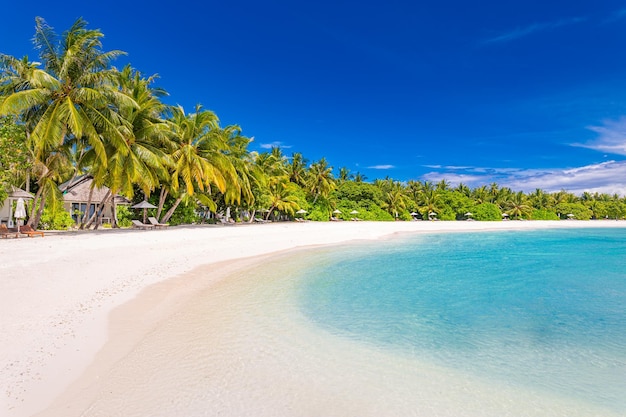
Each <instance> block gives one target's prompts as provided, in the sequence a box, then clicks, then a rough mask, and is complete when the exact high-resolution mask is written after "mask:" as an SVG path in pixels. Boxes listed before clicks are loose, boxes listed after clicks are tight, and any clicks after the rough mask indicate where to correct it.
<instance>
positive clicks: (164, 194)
mask: <svg viewBox="0 0 626 417" xmlns="http://www.w3.org/2000/svg"><path fill="white" fill-rule="evenodd" d="M166 198H167V190H166V189H165V187H162V188H161V193H160V194H159V208H158V209H157V214H156V218H157V219H160V218H161V212H162V211H163V205H164V204H165V199H166ZM160 221H161V220H159V222H160Z"/></svg>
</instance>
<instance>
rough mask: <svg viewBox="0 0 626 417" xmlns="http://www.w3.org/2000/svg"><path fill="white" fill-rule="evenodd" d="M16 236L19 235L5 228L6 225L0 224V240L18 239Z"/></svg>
mask: <svg viewBox="0 0 626 417" xmlns="http://www.w3.org/2000/svg"><path fill="white" fill-rule="evenodd" d="M18 236H19V233H17V232H12V231H10V230H9V228H8V227H7V226H6V224H0V238H5V237H18Z"/></svg>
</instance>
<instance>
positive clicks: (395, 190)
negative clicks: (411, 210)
mask: <svg viewBox="0 0 626 417" xmlns="http://www.w3.org/2000/svg"><path fill="white" fill-rule="evenodd" d="M407 200H408V196H407V194H406V190H405V189H404V187H403V186H402V184H400V183H399V182H397V181H393V182H392V183H391V184H389V186H388V187H387V191H386V192H385V203H384V208H386V209H387V211H388V212H389V213H390V214H391V215H392V216H393V217H394V218H395V219H397V218H398V215H399V213H400V211H402V210H404V209H406V203H407Z"/></svg>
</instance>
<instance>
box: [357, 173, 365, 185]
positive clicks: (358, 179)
mask: <svg viewBox="0 0 626 417" xmlns="http://www.w3.org/2000/svg"><path fill="white" fill-rule="evenodd" d="M366 179H367V177H366V176H365V175H363V174H361V173H360V172H357V173H356V174H354V182H356V183H357V184H360V183H362V182H365V180H366Z"/></svg>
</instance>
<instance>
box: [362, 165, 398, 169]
mask: <svg viewBox="0 0 626 417" xmlns="http://www.w3.org/2000/svg"><path fill="white" fill-rule="evenodd" d="M368 168H369V169H393V168H395V166H394V165H372V166H369V167H368Z"/></svg>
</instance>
